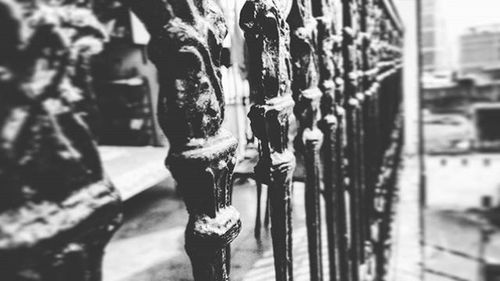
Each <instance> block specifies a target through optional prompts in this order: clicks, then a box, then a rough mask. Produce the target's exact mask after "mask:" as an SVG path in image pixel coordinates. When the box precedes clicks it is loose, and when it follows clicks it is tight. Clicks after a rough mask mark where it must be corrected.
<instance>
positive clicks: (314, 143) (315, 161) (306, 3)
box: [287, 0, 323, 281]
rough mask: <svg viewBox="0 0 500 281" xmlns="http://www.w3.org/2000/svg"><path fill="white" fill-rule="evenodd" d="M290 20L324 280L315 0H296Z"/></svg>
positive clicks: (313, 256) (317, 273) (314, 246)
mask: <svg viewBox="0 0 500 281" xmlns="http://www.w3.org/2000/svg"><path fill="white" fill-rule="evenodd" d="M287 22H288V24H289V26H290V36H291V40H290V50H291V56H292V72H293V82H292V93H293V99H294V100H295V108H294V113H295V116H296V120H297V122H298V131H297V136H296V137H295V141H294V143H295V149H296V151H298V152H299V153H301V154H302V155H303V158H304V166H305V174H306V177H305V207H306V209H305V211H306V224H307V238H308V249H309V273H310V279H311V281H320V280H323V265H322V256H323V255H322V246H321V244H322V243H321V211H320V206H321V202H320V188H321V187H320V185H321V175H320V169H321V167H320V155H319V150H320V147H321V142H322V139H323V134H322V133H321V131H320V129H319V128H318V125H317V123H318V121H319V120H320V118H321V112H320V100H321V97H322V92H321V90H320V88H319V83H320V70H319V60H318V55H317V52H318V49H317V47H318V34H317V32H318V31H317V22H316V19H315V18H314V17H313V11H312V2H311V0H294V1H293V4H292V9H291V11H290V15H289V16H288V19H287Z"/></svg>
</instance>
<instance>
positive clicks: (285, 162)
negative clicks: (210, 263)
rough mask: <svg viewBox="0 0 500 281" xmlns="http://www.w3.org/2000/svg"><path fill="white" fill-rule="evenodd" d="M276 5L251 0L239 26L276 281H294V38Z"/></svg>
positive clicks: (276, 3)
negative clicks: (290, 146) (291, 120)
mask: <svg viewBox="0 0 500 281" xmlns="http://www.w3.org/2000/svg"><path fill="white" fill-rule="evenodd" d="M279 4H282V3H278V2H277V1H275V0H248V1H247V2H246V3H245V5H244V6H243V9H242V11H241V19H240V26H241V28H242V29H243V31H244V32H245V38H246V40H247V45H248V49H249V57H250V63H251V64H252V68H251V69H250V85H251V91H252V92H253V96H255V97H256V100H255V105H253V106H252V108H251V109H250V113H249V114H248V116H249V118H250V120H251V126H252V130H253V132H254V134H255V136H256V137H257V138H258V139H259V141H260V143H261V148H262V149H261V153H260V159H259V162H258V164H257V166H256V167H255V173H256V176H257V177H258V180H260V181H261V182H262V183H264V184H267V186H268V190H269V191H268V192H269V196H270V207H271V210H270V211H271V234H272V239H273V249H274V265H275V270H276V280H279V281H291V280H293V266H292V265H293V261H292V221H291V212H292V206H291V201H290V199H291V187H292V175H293V170H294V168H295V157H294V155H293V152H292V151H291V150H289V149H288V124H289V116H290V114H291V113H292V109H293V106H294V101H293V99H292V90H291V79H292V73H291V70H292V65H291V60H290V53H289V49H290V46H289V44H290V36H289V29H288V24H287V23H286V22H285V16H286V12H285V9H283V7H282V6H281V5H279Z"/></svg>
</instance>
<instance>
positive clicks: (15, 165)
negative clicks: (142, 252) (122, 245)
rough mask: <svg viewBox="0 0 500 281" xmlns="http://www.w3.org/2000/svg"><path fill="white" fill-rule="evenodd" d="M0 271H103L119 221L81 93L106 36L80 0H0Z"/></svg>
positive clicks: (7, 274) (91, 276)
mask: <svg viewBox="0 0 500 281" xmlns="http://www.w3.org/2000/svg"><path fill="white" fill-rule="evenodd" d="M0 34H2V39H1V40H0V186H1V187H2V196H0V264H1V265H2V266H1V267H0V276H1V279H2V280H31V281H33V280H37V281H38V280H44V281H63V280H81V281H97V280H101V261H102V256H103V252H104V247H105V245H106V244H107V242H108V240H109V239H110V238H111V235H112V234H113V232H114V231H115V230H116V228H117V226H118V225H119V223H120V219H121V214H120V206H121V205H120V199H119V196H118V194H117V192H116V190H115V189H114V187H113V185H112V184H111V183H110V182H109V181H108V179H107V177H106V176H105V174H104V172H103V169H102V166H101V162H100V158H99V154H98V152H97V148H96V146H95V142H94V141H93V139H92V135H91V134H90V132H89V130H88V127H87V125H86V123H85V122H84V119H83V118H82V117H83V114H84V113H85V112H82V111H80V109H81V108H80V107H79V106H80V105H81V104H80V102H81V101H82V99H83V98H84V97H83V96H84V95H85V94H86V93H85V91H87V90H88V89H89V88H88V87H89V85H90V82H91V79H90V76H89V75H88V72H87V71H85V69H86V68H87V66H88V65H87V64H86V63H87V62H88V60H89V58H90V56H92V55H93V54H95V53H97V52H99V51H100V49H101V48H102V42H103V40H104V39H105V38H106V35H105V33H104V31H103V28H102V26H101V25H100V23H99V22H98V21H97V19H96V18H95V17H94V15H93V14H92V12H91V10H90V8H89V7H88V6H87V5H84V3H80V5H76V3H74V2H72V1H67V2H64V3H63V2H51V1H38V2H33V3H31V5H28V4H27V3H26V2H24V1H23V2H21V1H10V0H2V1H0Z"/></svg>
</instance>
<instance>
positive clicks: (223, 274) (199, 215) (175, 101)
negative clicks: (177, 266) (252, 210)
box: [126, 0, 241, 281]
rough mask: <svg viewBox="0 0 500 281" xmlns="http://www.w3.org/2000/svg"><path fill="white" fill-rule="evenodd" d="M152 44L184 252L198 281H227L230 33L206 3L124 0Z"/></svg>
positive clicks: (235, 219)
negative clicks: (181, 204) (225, 78)
mask: <svg viewBox="0 0 500 281" xmlns="http://www.w3.org/2000/svg"><path fill="white" fill-rule="evenodd" d="M126 2H127V3H128V5H130V7H131V8H132V9H133V11H134V12H135V13H136V14H137V15H138V16H139V18H140V19H141V20H142V21H143V22H144V23H145V25H146V28H147V29H148V31H149V32H150V34H151V36H152V38H151V41H150V43H149V47H148V48H149V54H150V58H151V60H152V61H153V63H154V64H155V65H156V67H157V69H158V72H159V82H160V97H159V104H158V112H159V113H158V115H159V119H160V124H161V126H162V129H163V130H164V132H165V134H166V136H167V137H168V139H169V141H170V144H171V148H170V154H169V156H168V158H167V160H166V163H167V164H168V165H169V168H170V170H171V171H172V174H173V176H174V178H175V179H176V180H177V183H178V186H179V188H180V190H181V192H182V194H183V196H184V200H185V202H186V206H187V209H188V212H189V222H188V225H187V229H186V251H187V253H188V255H189V257H190V258H191V262H192V266H193V274H194V278H195V280H200V281H201V280H203V281H206V280H209V281H210V280H212V281H223V280H229V270H230V243H231V242H232V241H233V240H234V239H235V238H236V236H237V235H238V233H239V232H240V229H241V221H240V218H239V213H238V212H237V211H236V209H235V208H234V207H232V206H231V197H232V180H231V177H232V172H233V169H234V165H235V163H236V158H235V152H236V148H237V140H236V138H234V137H233V136H232V135H231V134H230V133H229V132H228V131H226V130H224V129H221V124H222V121H223V119H224V95H223V89H222V86H221V73H220V66H221V50H222V41H223V40H224V38H225V36H226V34H227V27H226V24H225V21H224V17H223V14H222V12H221V10H220V8H219V6H218V5H217V4H216V3H215V2H214V1H211V0H187V1H175V0H168V1H162V0H151V1H142V0H127V1H126Z"/></svg>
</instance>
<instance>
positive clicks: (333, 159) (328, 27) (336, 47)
mask: <svg viewBox="0 0 500 281" xmlns="http://www.w3.org/2000/svg"><path fill="white" fill-rule="evenodd" d="M341 8H342V7H341V3H340V1H337V0H322V1H313V11H314V17H315V18H316V20H317V28H318V49H319V52H318V57H319V64H320V89H321V91H322V92H323V95H322V98H321V115H322V118H321V120H320V122H319V127H320V129H321V130H322V132H323V146H322V154H323V158H322V160H323V186H324V198H325V217H326V228H327V235H328V256H329V277H330V280H335V281H337V280H348V279H347V278H348V275H347V273H348V272H347V269H348V257H347V245H348V240H347V224H346V223H347V221H346V220H347V217H346V212H345V210H346V209H345V208H346V202H345V185H344V178H343V161H342V159H343V157H344V156H343V155H344V154H343V150H344V147H343V128H344V120H343V119H344V114H343V112H344V110H343V108H342V107H341V101H342V99H343V96H342V94H343V77H342V73H343V72H342V70H343V68H342V56H341V42H342V41H341V38H342V37H341V34H340V32H341V28H342V19H341V17H340V16H339V15H340V12H341V11H342V10H341Z"/></svg>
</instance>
